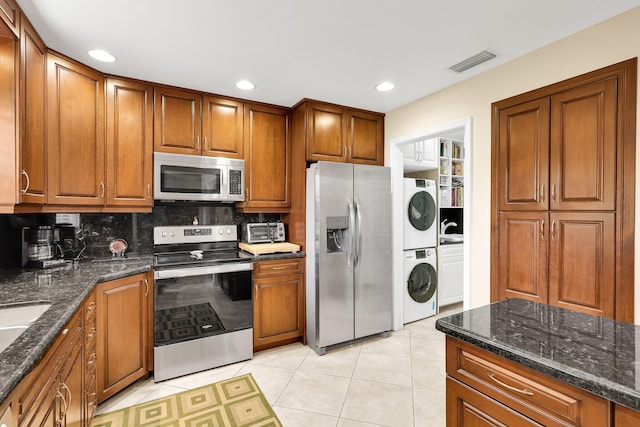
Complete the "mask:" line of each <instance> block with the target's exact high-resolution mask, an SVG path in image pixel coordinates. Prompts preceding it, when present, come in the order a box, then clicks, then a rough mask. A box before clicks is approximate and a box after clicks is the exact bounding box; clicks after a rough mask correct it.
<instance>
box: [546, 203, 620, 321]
mask: <svg viewBox="0 0 640 427" xmlns="http://www.w3.org/2000/svg"><path fill="white" fill-rule="evenodd" d="M550 221H551V224H550V233H551V236H550V239H549V246H550V247H549V260H550V262H549V304H551V305H555V306H559V307H563V308H568V309H571V310H577V311H582V312H585V313H589V314H594V315H596V316H604V317H609V318H613V317H614V315H615V283H616V277H615V258H616V256H615V253H616V240H615V214H614V213H613V212H556V213H552V214H551V217H550Z"/></svg>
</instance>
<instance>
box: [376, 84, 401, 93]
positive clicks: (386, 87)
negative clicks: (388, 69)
mask: <svg viewBox="0 0 640 427" xmlns="http://www.w3.org/2000/svg"><path fill="white" fill-rule="evenodd" d="M394 87H396V85H394V84H393V83H391V82H382V83H380V84H378V85H377V86H376V90H377V91H379V92H388V91H390V90H391V89H393V88H394Z"/></svg>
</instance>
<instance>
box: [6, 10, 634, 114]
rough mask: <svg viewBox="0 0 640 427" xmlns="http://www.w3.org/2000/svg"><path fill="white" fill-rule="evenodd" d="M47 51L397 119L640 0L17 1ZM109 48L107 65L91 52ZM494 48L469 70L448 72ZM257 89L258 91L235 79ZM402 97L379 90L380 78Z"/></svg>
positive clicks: (216, 88) (143, 75) (206, 86)
mask: <svg viewBox="0 0 640 427" xmlns="http://www.w3.org/2000/svg"><path fill="white" fill-rule="evenodd" d="M18 3H19V4H20V7H22V9H23V10H24V11H25V13H26V14H27V16H28V17H29V19H30V20H31V22H32V23H33V25H34V26H35V27H36V29H37V30H38V32H39V33H40V35H41V36H42V37H43V39H44V40H45V42H46V43H47V45H48V46H49V47H50V48H52V49H54V50H57V51H59V52H61V53H63V54H66V55H68V56H70V57H72V58H74V59H77V60H78V61H80V62H83V63H85V64H87V65H90V66H93V67H95V68H97V69H99V70H101V71H103V72H105V73H109V74H116V75H121V76H127V77H133V78H138V79H142V80H148V81H152V82H157V83H165V84H170V85H175V86H180V87H186V88H192V89H198V90H202V91H206V92H212V93H217V94H221V95H227V96H234V97H239V98H244V99H251V100H256V101H262V102H267V103H271V104H277V105H283V106H292V105H293V104H295V103H296V102H298V101H299V100H300V99H302V98H314V99H319V100H323V101H329V102H334V103H337V104H343V105H349V106H353V107H358V108H364V109H368V110H374V111H380V112H388V111H390V110H393V109H395V108H397V107H400V106H402V105H405V104H407V103H409V102H411V101H414V100H416V99H418V98H421V97H423V96H425V95H428V94H430V93H433V92H435V91H438V90H440V89H442V88H445V87H447V86H450V85H452V84H455V83H457V82H460V81H462V80H464V79H466V78H469V77H471V76H474V75H476V74H478V73H481V72H483V71H486V70H488V69H490V68H492V67H495V66H497V65H500V64H502V63H505V62H507V61H510V60H512V59H514V58H516V57H518V56H520V55H523V54H525V53H527V52H530V51H532V50H535V49H537V48H539V47H542V46H544V45H547V44H549V43H552V42H554V41H556V40H559V39H561V38H564V37H566V36H568V35H570V34H572V33H575V32H577V31H580V30H582V29H584V28H586V27H589V26H591V25H593V24H595V23H598V22H600V21H603V20H605V19H608V18H610V17H613V16H615V15H617V14H620V13H622V12H624V11H627V10H629V9H631V8H633V7H636V6H639V5H640V0H614V1H602V0H536V1H518V0H484V1H479V0H459V1H442V0H439V1H435V0H320V1H317V0H316V1H311V0H181V1H177V0H111V1H109V2H100V1H97V0H56V1H51V0H18ZM639 24H640V23H639ZM95 48H101V49H105V50H107V51H109V52H111V53H112V54H114V55H115V56H116V57H117V59H118V60H117V61H116V62H115V63H112V64H103V63H99V62H98V61H95V60H94V59H92V58H90V57H89V56H88V55H87V53H86V52H87V51H88V50H89V49H95ZM484 49H488V50H490V51H492V52H494V53H496V54H497V55H498V56H497V58H495V59H493V60H491V61H489V62H486V63H484V64H482V65H480V66H478V67H475V68H473V69H470V70H468V71H465V72H463V73H461V74H457V73H454V72H452V71H450V70H448V68H449V67H450V66H452V65H454V64H456V63H458V62H460V61H462V60H464V59H466V58H468V57H470V56H472V55H475V54H476V53H479V52H480V51H482V50H484ZM240 79H248V80H251V81H253V82H254V83H255V84H256V89H254V90H253V91H250V92H246V91H241V90H239V89H237V88H236V87H235V86H234V84H235V82H236V81H237V80H240ZM383 80H390V81H392V82H393V83H395V85H396V87H395V89H394V90H393V91H391V92H387V93H379V92H376V90H375V89H374V86H375V85H376V84H377V83H379V82H381V81H383Z"/></svg>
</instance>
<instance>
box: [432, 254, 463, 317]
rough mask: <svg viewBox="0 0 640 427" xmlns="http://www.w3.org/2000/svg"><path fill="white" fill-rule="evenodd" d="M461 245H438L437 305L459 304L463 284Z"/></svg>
mask: <svg viewBox="0 0 640 427" xmlns="http://www.w3.org/2000/svg"><path fill="white" fill-rule="evenodd" d="M463 272H464V257H463V245H440V248H439V253H438V305H439V306H441V307H442V306H445V305H449V304H453V303H456V302H461V301H462V298H463V296H464V295H463V290H462V288H463V282H464V274H463Z"/></svg>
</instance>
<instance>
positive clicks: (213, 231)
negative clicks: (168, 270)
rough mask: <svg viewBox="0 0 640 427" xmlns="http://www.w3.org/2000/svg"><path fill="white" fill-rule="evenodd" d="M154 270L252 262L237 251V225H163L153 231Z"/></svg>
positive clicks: (248, 257)
mask: <svg viewBox="0 0 640 427" xmlns="http://www.w3.org/2000/svg"><path fill="white" fill-rule="evenodd" d="M153 235H154V237H153V243H154V246H153V252H154V267H158V268H162V267H176V266H181V267H199V266H204V265H214V264H221V263H228V262H239V261H245V260H249V259H250V258H251V257H250V256H249V255H247V254H245V253H243V252H240V251H239V250H238V238H237V236H238V234H237V227H236V226H235V225H199V226H190V225H186V226H163V227H154V229H153Z"/></svg>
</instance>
